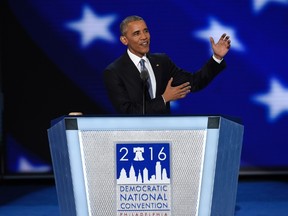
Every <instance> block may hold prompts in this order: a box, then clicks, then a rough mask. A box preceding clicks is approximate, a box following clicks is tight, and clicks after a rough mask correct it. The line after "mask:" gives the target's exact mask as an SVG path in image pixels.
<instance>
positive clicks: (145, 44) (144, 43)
mask: <svg viewBox="0 0 288 216" xmlns="http://www.w3.org/2000/svg"><path fill="white" fill-rule="evenodd" d="M140 45H141V46H144V47H147V46H149V43H148V41H146V42H143V43H141V44H140Z"/></svg>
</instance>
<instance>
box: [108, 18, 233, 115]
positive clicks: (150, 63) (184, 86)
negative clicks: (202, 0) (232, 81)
mask: <svg viewBox="0 0 288 216" xmlns="http://www.w3.org/2000/svg"><path fill="white" fill-rule="evenodd" d="M120 31H121V36H120V41H121V42H122V43H123V44H124V45H125V46H127V52H125V53H124V54H123V55H122V56H120V57H119V58H118V59H116V60H115V61H114V62H113V63H111V64H110V65H109V66H108V67H107V68H106V69H105V71H104V82H105V85H106V88H107V92H108V96H109V98H110V100H111V102H112V104H113V106H114V107H115V109H116V111H117V112H118V113H121V114H138V115H140V114H169V113H170V101H173V100H178V99H181V98H184V97H186V95H187V94H188V93H189V92H195V91H198V90H201V89H202V88H204V87H205V86H207V85H208V84H209V83H210V82H211V81H212V80H213V78H214V77H216V76H217V75H218V74H219V73H220V72H221V71H222V70H223V69H224V68H225V66H226V63H225V61H224V59H223V57H224V56H225V55H226V54H227V52H228V51H229V48H230V43H231V41H230V39H229V36H228V35H226V34H223V35H222V36H221V38H220V39H219V41H218V42H217V43H215V42H214V40H213V38H212V37H210V42H211V45H212V49H213V56H212V57H211V58H210V59H209V60H208V62H207V63H206V64H205V65H204V66H203V67H202V68H201V69H200V70H199V71H197V72H195V73H190V72H187V71H185V70H183V69H181V68H179V67H177V66H176V65H175V64H174V63H173V62H172V61H171V60H170V58H169V57H168V56H167V55H166V54H159V53H158V54H156V53H155V54H152V53H149V45H150V33H149V30H148V27H147V25H146V23H145V21H144V20H143V18H141V17H139V16H129V17H127V18H125V19H124V20H123V21H122V22H121V24H120ZM141 59H144V65H145V69H147V70H148V73H149V76H148V80H149V85H148V88H149V90H151V92H150V95H149V94H147V96H146V99H145V102H144V100H143V76H142V77H141V76H140V72H141V70H143V66H141V64H140V60H141ZM141 67H142V69H141ZM144 79H145V78H144ZM144 97H145V96H144ZM144 105H145V106H144ZM143 106H144V107H145V111H144V112H145V113H143Z"/></svg>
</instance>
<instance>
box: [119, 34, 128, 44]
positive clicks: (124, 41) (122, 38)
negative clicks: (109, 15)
mask: <svg viewBox="0 0 288 216" xmlns="http://www.w3.org/2000/svg"><path fill="white" fill-rule="evenodd" d="M120 41H121V42H122V44H124V45H125V46H127V44H128V41H127V38H126V37H125V36H120Z"/></svg>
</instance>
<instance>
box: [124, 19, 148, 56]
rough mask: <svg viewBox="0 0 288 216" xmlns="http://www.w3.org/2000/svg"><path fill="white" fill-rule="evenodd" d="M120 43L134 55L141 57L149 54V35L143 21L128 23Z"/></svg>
mask: <svg viewBox="0 0 288 216" xmlns="http://www.w3.org/2000/svg"><path fill="white" fill-rule="evenodd" d="M120 40H121V42H122V43H123V44H124V45H126V46H128V49H129V50H130V51H131V52H132V53H134V54H135V55H137V56H139V57H142V56H144V55H145V54H146V53H147V52H149V45H150V33H149V30H148V28H147V26H146V23H145V22H144V21H143V20H140V21H133V22H130V23H129V24H128V26H127V31H126V34H125V35H124V36H121V37H120Z"/></svg>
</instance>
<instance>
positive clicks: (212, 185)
mask: <svg viewBox="0 0 288 216" xmlns="http://www.w3.org/2000/svg"><path fill="white" fill-rule="evenodd" d="M243 133H244V127H243V125H242V124H241V123H239V122H237V121H235V120H233V119H231V118H228V117H223V116H112V117H110V116H108V117H107V116H63V117H61V118H59V119H57V120H53V121H52V126H51V127H50V128H49V129H48V137H49V145H50V150H51V157H52V164H53V170H54V177H55V183H56V189H57V196H58V202H59V208H60V213H61V216H111V215H115V216H116V215H117V216H170V215H173V216H182V215H183V216H187V215H189V216H194V215H195V216H196V215H197V216H214V215H215V216H216V215H217V216H232V215H234V210H235V204H236V193H237V183H238V174H239V167H240V156H241V148H242V139H243Z"/></svg>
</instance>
